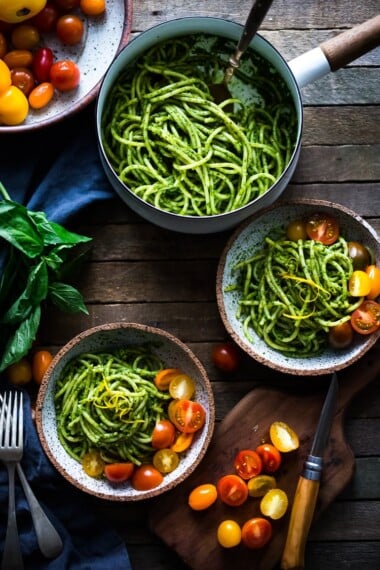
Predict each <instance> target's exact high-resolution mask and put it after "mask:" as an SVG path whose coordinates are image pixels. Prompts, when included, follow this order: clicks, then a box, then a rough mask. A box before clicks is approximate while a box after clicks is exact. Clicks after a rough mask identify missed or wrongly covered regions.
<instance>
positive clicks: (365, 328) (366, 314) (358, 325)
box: [351, 301, 380, 335]
mask: <svg viewBox="0 0 380 570" xmlns="http://www.w3.org/2000/svg"><path fill="white" fill-rule="evenodd" d="M351 325H352V328H353V329H354V330H355V331H356V332H358V333H359V334H364V335H366V334H371V333H373V332H375V331H377V330H378V329H379V327H380V305H379V303H376V301H363V303H362V304H361V305H360V307H358V308H357V309H356V310H355V311H354V312H353V313H352V315H351Z"/></svg>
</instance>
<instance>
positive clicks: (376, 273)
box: [365, 265, 380, 300]
mask: <svg viewBox="0 0 380 570" xmlns="http://www.w3.org/2000/svg"><path fill="white" fill-rule="evenodd" d="M365 272H366V273H367V275H368V277H369V282H370V285H371V289H370V291H369V293H368V295H367V298H368V299H371V300H374V299H377V297H378V296H379V295H380V268H379V267H376V265H368V267H366V270H365Z"/></svg>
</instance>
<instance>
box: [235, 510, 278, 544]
mask: <svg viewBox="0 0 380 570" xmlns="http://www.w3.org/2000/svg"><path fill="white" fill-rule="evenodd" d="M271 537H272V525H271V523H270V521H268V520H267V519H264V518H261V517H254V518H252V519H249V520H247V521H246V522H245V523H244V524H243V527H242V529H241V539H242V542H243V544H244V545H245V546H247V547H248V548H252V549H253V550H255V549H258V548H263V546H265V545H266V544H268V542H269V541H270V539H271Z"/></svg>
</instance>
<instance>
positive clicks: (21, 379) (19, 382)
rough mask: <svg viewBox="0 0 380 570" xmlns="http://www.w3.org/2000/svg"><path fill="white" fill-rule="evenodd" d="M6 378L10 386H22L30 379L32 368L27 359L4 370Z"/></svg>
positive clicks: (22, 359)
mask: <svg viewBox="0 0 380 570" xmlns="http://www.w3.org/2000/svg"><path fill="white" fill-rule="evenodd" d="M6 376H7V378H8V380H9V382H11V383H12V384H15V385H16V386H23V385H24V384H28V383H29V382H30V381H31V379H32V367H31V365H30V363H29V360H28V359H27V358H21V360H19V361H18V362H15V363H14V364H11V365H10V366H8V368H7V369H6Z"/></svg>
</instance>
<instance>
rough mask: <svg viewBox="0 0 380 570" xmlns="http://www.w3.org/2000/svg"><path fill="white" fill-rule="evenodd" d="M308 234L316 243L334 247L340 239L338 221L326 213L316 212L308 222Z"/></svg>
mask: <svg viewBox="0 0 380 570" xmlns="http://www.w3.org/2000/svg"><path fill="white" fill-rule="evenodd" d="M306 233H307V235H308V236H309V238H310V239H312V240H314V241H319V242H321V243H323V244H324V245H332V244H333V243H335V242H336V240H337V239H338V237H339V223H338V220H337V219H336V218H334V217H333V216H330V215H329V214H326V213H325V212H315V214H313V215H311V216H309V218H308V219H307V221H306Z"/></svg>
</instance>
